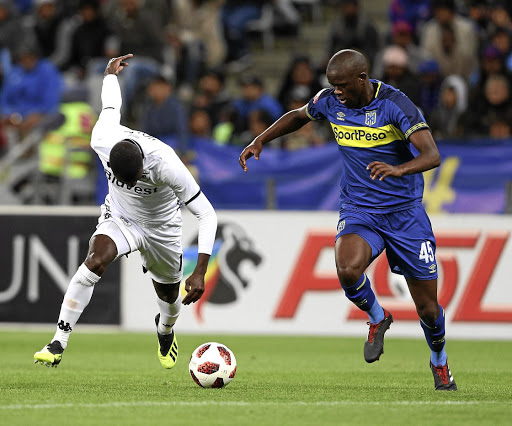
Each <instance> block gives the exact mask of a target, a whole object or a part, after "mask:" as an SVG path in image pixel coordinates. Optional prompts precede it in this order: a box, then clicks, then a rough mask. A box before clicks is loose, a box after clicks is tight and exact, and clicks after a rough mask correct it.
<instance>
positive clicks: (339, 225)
mask: <svg viewBox="0 0 512 426" xmlns="http://www.w3.org/2000/svg"><path fill="white" fill-rule="evenodd" d="M344 229H345V219H343V220H340V221H339V222H338V232H337V233H338V234H339V233H340V232H341V231H343V230H344Z"/></svg>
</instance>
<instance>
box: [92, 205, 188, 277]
mask: <svg viewBox="0 0 512 426" xmlns="http://www.w3.org/2000/svg"><path fill="white" fill-rule="evenodd" d="M181 224H182V219H181V214H180V212H177V214H176V215H175V216H174V217H173V218H172V221H169V223H167V224H165V225H162V226H159V227H143V226H138V225H137V224H136V223H133V222H131V221H130V220H128V219H126V218H124V217H118V216H114V215H113V214H112V212H111V211H110V209H109V208H108V206H107V207H106V206H105V204H104V205H102V206H101V216H100V217H99V218H98V225H97V226H96V231H95V232H94V234H93V235H92V236H93V237H94V236H95V235H99V234H102V235H107V236H109V237H110V238H111V239H112V241H114V243H115V244H116V247H117V258H119V257H120V256H123V255H125V254H128V253H132V252H134V251H136V250H138V251H139V252H140V255H141V257H142V266H143V268H144V272H146V271H147V273H148V274H149V276H150V277H151V278H152V279H153V280H155V281H156V282H158V283H160V284H174V283H179V282H181V280H182V279H183V249H182V247H181ZM91 238H92V237H91ZM117 258H116V259H117Z"/></svg>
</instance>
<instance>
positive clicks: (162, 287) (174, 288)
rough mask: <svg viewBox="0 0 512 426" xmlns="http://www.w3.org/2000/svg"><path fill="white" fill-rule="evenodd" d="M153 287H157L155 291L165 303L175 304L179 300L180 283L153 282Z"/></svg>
mask: <svg viewBox="0 0 512 426" xmlns="http://www.w3.org/2000/svg"><path fill="white" fill-rule="evenodd" d="M153 286H154V287H155V291H156V294H157V295H158V297H159V299H161V300H163V301H164V302H167V303H174V302H175V301H176V299H177V298H178V295H179V292H180V283H174V284H161V283H158V282H156V281H153Z"/></svg>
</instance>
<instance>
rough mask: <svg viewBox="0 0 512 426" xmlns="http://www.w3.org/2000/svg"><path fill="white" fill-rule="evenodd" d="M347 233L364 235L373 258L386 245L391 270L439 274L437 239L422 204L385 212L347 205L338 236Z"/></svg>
mask: <svg viewBox="0 0 512 426" xmlns="http://www.w3.org/2000/svg"><path fill="white" fill-rule="evenodd" d="M345 234H357V235H359V236H361V237H362V238H364V240H365V241H366V242H367V243H368V244H369V246H370V247H371V249H372V261H373V260H374V259H375V258H376V257H377V256H378V255H379V254H381V253H382V252H383V251H384V249H385V250H386V256H387V258H388V262H389V267H390V269H391V272H394V273H396V274H400V275H404V276H405V277H407V278H409V277H410V278H416V279H418V280H432V279H436V278H437V263H436V257H435V252H436V239H435V237H434V233H433V231H432V225H431V223H430V219H429V218H428V216H427V213H426V211H425V209H424V208H423V205H421V204H419V205H417V206H414V207H411V208H409V209H406V210H399V211H396V212H392V213H386V214H378V213H368V212H365V211H363V210H360V209H358V208H357V207H354V206H346V205H345V206H344V207H343V208H342V209H341V210H340V217H339V220H338V229H337V232H336V240H337V239H338V238H339V237H340V236H341V235H345Z"/></svg>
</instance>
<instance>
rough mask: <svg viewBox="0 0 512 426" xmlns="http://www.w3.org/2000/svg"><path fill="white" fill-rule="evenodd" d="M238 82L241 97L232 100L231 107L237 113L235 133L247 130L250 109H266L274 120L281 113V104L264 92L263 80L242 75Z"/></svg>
mask: <svg viewBox="0 0 512 426" xmlns="http://www.w3.org/2000/svg"><path fill="white" fill-rule="evenodd" d="M239 83H240V86H241V89H242V98H240V99H237V100H235V101H234V102H233V108H234V110H235V113H236V115H237V123H236V132H237V133H241V132H244V131H246V130H249V114H250V113H251V112H252V111H255V110H263V111H266V112H267V113H268V114H269V115H270V117H271V118H272V120H274V121H275V120H277V119H278V118H279V117H280V116H281V115H282V113H283V108H282V106H281V104H280V103H279V102H278V101H277V99H275V98H274V97H272V96H271V95H269V94H268V93H266V92H265V87H264V84H263V81H262V80H261V79H260V78H259V77H257V76H254V75H244V76H243V77H242V78H241V79H240V81H239Z"/></svg>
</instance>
